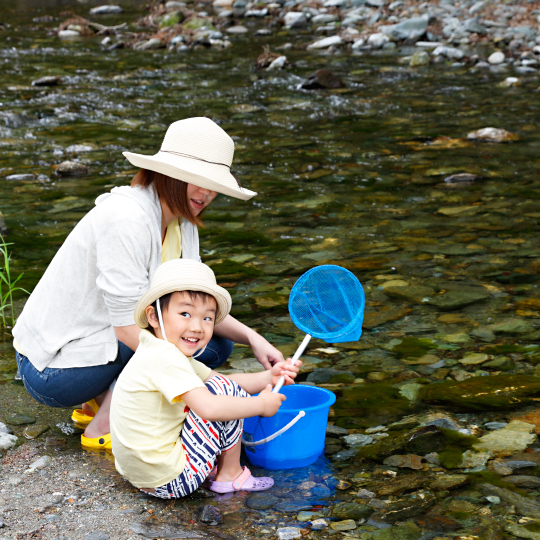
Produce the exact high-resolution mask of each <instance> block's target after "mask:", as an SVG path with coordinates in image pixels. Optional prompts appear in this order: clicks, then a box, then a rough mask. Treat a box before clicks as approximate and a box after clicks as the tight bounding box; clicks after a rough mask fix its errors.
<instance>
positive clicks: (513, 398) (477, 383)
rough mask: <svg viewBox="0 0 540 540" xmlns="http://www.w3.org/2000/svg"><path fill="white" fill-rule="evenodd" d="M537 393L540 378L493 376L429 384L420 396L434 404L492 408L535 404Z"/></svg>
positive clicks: (474, 408)
mask: <svg viewBox="0 0 540 540" xmlns="http://www.w3.org/2000/svg"><path fill="white" fill-rule="evenodd" d="M538 394H540V377H531V376H525V375H494V376H491V377H471V378H470V379H467V380H465V381H444V382H437V383H432V384H428V385H426V386H424V387H423V388H421V389H420V392H419V398H420V399H421V400H422V401H424V402H426V403H430V404H432V405H443V406H449V407H458V408H460V409H464V410H469V411H491V410H505V409H513V408H517V407H521V406H524V405H530V404H533V403H534V402H535V399H534V397H535V396H537V395H538Z"/></svg>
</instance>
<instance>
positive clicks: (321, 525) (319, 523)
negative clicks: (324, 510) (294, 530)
mask: <svg viewBox="0 0 540 540" xmlns="http://www.w3.org/2000/svg"><path fill="white" fill-rule="evenodd" d="M326 527H328V522H327V521H326V520H325V519H322V518H320V519H314V520H313V521H312V522H311V529H312V530H313V531H322V530H323V529H326Z"/></svg>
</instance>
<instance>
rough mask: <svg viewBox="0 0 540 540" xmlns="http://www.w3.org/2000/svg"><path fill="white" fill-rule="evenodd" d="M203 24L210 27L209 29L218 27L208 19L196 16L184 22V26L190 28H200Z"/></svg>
mask: <svg viewBox="0 0 540 540" xmlns="http://www.w3.org/2000/svg"><path fill="white" fill-rule="evenodd" d="M203 26H204V27H206V28H208V30H215V29H216V28H215V26H214V25H213V24H212V23H211V22H210V21H209V20H207V19H199V18H194V19H191V20H190V21H188V22H187V23H185V24H184V28H188V29H189V30H198V29H199V28H202V27H203Z"/></svg>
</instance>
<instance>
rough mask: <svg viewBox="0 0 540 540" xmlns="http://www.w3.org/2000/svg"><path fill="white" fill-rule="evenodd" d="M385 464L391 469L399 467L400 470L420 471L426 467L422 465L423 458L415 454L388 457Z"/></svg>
mask: <svg viewBox="0 0 540 540" xmlns="http://www.w3.org/2000/svg"><path fill="white" fill-rule="evenodd" d="M383 463H384V464H385V465H388V466H390V467H399V468H400V469H415V470H420V469H422V468H423V467H424V466H423V465H422V456H417V455H414V454H407V455H404V456H400V455H393V456H390V457H387V458H386V459H385V460H384V461H383Z"/></svg>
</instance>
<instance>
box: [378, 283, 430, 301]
mask: <svg viewBox="0 0 540 540" xmlns="http://www.w3.org/2000/svg"><path fill="white" fill-rule="evenodd" d="M384 292H385V293H386V294H387V295H388V296H390V298H399V299H402V300H407V301H409V302H414V303H417V304H423V303H425V302H427V301H428V300H429V299H430V298H431V297H432V296H434V295H435V290H434V289H432V288H431V287H426V286H424V285H409V286H407V287H386V288H385V290H384Z"/></svg>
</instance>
